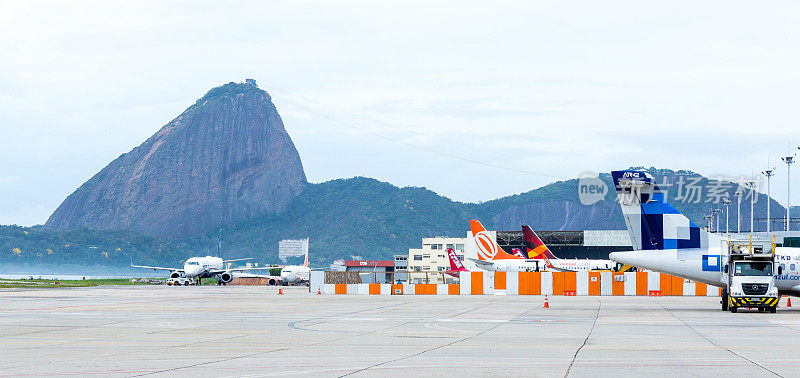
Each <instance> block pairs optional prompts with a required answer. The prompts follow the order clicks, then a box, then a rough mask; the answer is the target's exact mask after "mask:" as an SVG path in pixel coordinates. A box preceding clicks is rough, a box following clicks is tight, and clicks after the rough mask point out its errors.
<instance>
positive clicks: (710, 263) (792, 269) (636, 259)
mask: <svg viewBox="0 0 800 378" xmlns="http://www.w3.org/2000/svg"><path fill="white" fill-rule="evenodd" d="M611 175H612V177H613V179H614V185H615V186H616V188H617V197H618V199H619V203H620V206H621V207H622V215H623V216H624V217H625V224H626V225H627V227H628V232H629V233H630V235H631V241H632V242H633V249H634V251H630V252H612V253H611V254H610V255H609V258H610V259H611V260H613V261H616V262H619V263H622V264H628V265H633V266H637V267H640V268H645V269H649V270H652V271H656V272H663V273H667V274H671V275H674V276H678V277H683V278H688V279H690V280H694V281H697V282H702V283H705V284H708V285H712V286H717V287H726V282H727V275H726V273H725V272H724V269H723V267H724V266H725V261H726V260H727V250H726V248H727V247H726V246H723V244H725V245H727V243H726V242H725V241H723V240H722V238H721V237H719V236H718V235H715V234H711V233H708V232H706V231H704V230H702V229H701V228H700V227H698V226H697V225H696V224H694V222H692V221H690V220H689V219H688V218H686V216H684V215H683V214H681V213H679V212H678V211H677V210H675V209H674V208H673V207H672V206H670V205H669V204H668V203H667V202H666V199H665V197H664V192H663V191H662V190H661V188H659V187H658V185H656V183H655V181H654V179H653V176H651V175H650V174H648V173H645V172H639V171H631V170H627V171H614V172H611ZM775 255H776V256H775V261H776V262H778V263H780V266H781V269H780V270H779V271H780V272H781V273H780V274H778V275H775V282H776V286H777V289H778V291H779V292H780V294H781V295H792V296H799V295H800V248H789V247H777V248H776V249H775ZM765 294H766V293H765Z"/></svg>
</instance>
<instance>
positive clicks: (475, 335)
mask: <svg viewBox="0 0 800 378" xmlns="http://www.w3.org/2000/svg"><path fill="white" fill-rule="evenodd" d="M492 303H494V301H489V303H487V304H484V305H482V306H478V307H477V308H474V309H472V310H468V311H464V312H461V313H459V314H457V315H460V314H465V313H467V312H470V311H474V310H476V309H478V308H482V307H486V306H488V305H490V304H492ZM538 307H539V306H536V307H534V308H538ZM532 310H533V308H532V309H529V310H527V311H525V312H523V313H522V314H520V315H517V316H516V317H515V318H517V317H519V316H522V315H524V314H527V313H528V312H530V311H532ZM457 315H453V316H457ZM515 318H514V319H515ZM504 323H506V322H505V321H504V322H501V323H496V324H495V325H494V326H492V327H489V328H488V329H486V330H483V331H481V332H478V333H476V334H474V335H471V336H467V337H464V338H460V339H458V340H455V341H452V342H449V343H447V344H442V345H439V346H436V347H433V348H429V349H426V350H423V351H421V352H417V353H414V354H411V355H409V356H405V357H400V358H395V359H392V360H388V361H384V362H381V363H377V364H374V365H371V366H367V367H364V368H361V369H358V370H354V371H351V372H349V373H347V374H343V375H340V376H339V378H341V377H346V376H350V375H353V374H357V373H360V372H363V371H367V370H370V369H374V368H378V367H380V366H383V365H386V364H389V363H393V362H397V361H402V360H406V359H409V358H414V357H417V356H421V355H423V354H425V353H428V352H432V351H434V350H438V349H442V348H445V347H448V346H451V345H455V344H458V343H460V342H462V341H466V340H470V339H472V338H475V337H478V336H480V335H483V334H486V333H488V332H490V331H493V330H494V329H496V328H497V327H499V326H500V325H501V324H504Z"/></svg>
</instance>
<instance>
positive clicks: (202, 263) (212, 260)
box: [183, 256, 224, 278]
mask: <svg viewBox="0 0 800 378" xmlns="http://www.w3.org/2000/svg"><path fill="white" fill-rule="evenodd" d="M223 265H224V263H223V262H222V259H221V258H219V257H214V256H205V257H192V258H189V259H188V260H186V262H185V263H184V264H183V271H184V276H185V277H187V278H211V277H213V276H214V275H213V274H210V273H209V272H210V271H214V270H221V269H223Z"/></svg>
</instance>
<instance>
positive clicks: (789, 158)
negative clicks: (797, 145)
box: [781, 155, 794, 232]
mask: <svg viewBox="0 0 800 378" xmlns="http://www.w3.org/2000/svg"><path fill="white" fill-rule="evenodd" d="M781 159H783V161H784V162H785V163H786V231H787V232H788V231H791V229H790V228H789V219H790V218H789V212H790V211H791V208H792V163H794V155H789V156H784V157H782V158H781Z"/></svg>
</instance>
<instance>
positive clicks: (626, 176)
mask: <svg viewBox="0 0 800 378" xmlns="http://www.w3.org/2000/svg"><path fill="white" fill-rule="evenodd" d="M611 176H612V177H613V179H614V186H615V187H616V189H617V199H618V200H619V204H620V206H621V208H622V215H623V217H624V218H625V224H626V226H627V227H628V232H629V233H630V236H631V242H632V243H633V249H634V250H662V249H688V248H708V245H709V235H710V234H709V233H708V232H706V231H704V230H702V229H700V227H698V226H697V225H696V224H694V222H692V221H691V220H689V218H687V217H686V216H685V215H683V214H681V213H680V212H678V210H675V208H673V207H672V206H670V204H669V203H667V201H666V198H665V193H664V191H662V190H661V188H659V187H658V185H656V183H655V179H654V178H653V176H652V175H650V174H648V173H646V172H641V171H632V170H626V171H614V172H611Z"/></svg>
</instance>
